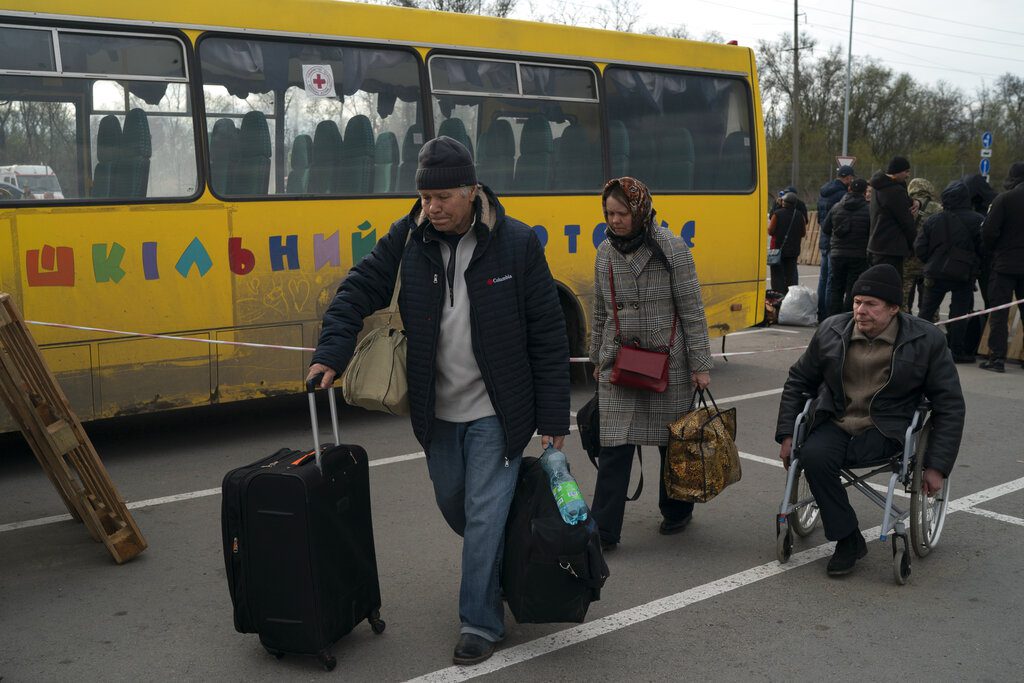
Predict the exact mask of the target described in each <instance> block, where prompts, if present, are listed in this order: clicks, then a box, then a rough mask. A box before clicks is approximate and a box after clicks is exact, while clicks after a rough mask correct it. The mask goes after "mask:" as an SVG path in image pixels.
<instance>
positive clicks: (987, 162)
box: [978, 159, 992, 175]
mask: <svg viewBox="0 0 1024 683" xmlns="http://www.w3.org/2000/svg"><path fill="white" fill-rule="evenodd" d="M978 168H979V169H981V175H988V171H989V169H990V168H992V160H991V159H982V160H981V163H980V164H979V165H978Z"/></svg>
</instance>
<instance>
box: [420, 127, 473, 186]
mask: <svg viewBox="0 0 1024 683" xmlns="http://www.w3.org/2000/svg"><path fill="white" fill-rule="evenodd" d="M466 185H476V167H475V166H474V165H473V155H472V154H470V153H469V150H468V149H466V146H465V145H463V144H462V143H461V142H459V141H458V140H454V139H452V138H450V137H448V136H447V135H441V136H439V137H436V138H434V139H433V140H428V141H427V143H426V144H425V145H423V148H422V149H420V155H419V167H418V168H417V169H416V189H417V190H446V189H448V188H452V187H463V186H466Z"/></svg>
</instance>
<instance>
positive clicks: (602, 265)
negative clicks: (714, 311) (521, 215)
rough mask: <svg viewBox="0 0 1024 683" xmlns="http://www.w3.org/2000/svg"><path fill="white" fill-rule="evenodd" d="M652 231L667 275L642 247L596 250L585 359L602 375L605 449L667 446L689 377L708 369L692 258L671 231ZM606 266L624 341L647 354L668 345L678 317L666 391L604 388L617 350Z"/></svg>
mask: <svg viewBox="0 0 1024 683" xmlns="http://www.w3.org/2000/svg"><path fill="white" fill-rule="evenodd" d="M650 229H651V230H653V235H654V238H655V240H656V241H657V243H658V245H659V246H661V249H662V251H664V252H665V256H666V257H667V258H668V262H669V264H670V265H671V266H672V275H671V277H670V276H669V273H668V271H667V270H666V269H665V265H664V263H663V262H662V261H661V260H660V259H659V258H657V257H656V256H654V255H653V254H652V253H651V250H650V248H649V247H648V246H647V245H646V244H643V245H641V246H640V248H638V249H637V250H636V251H634V252H633V253H631V254H622V253H621V252H619V251H618V250H616V249H615V248H614V247H612V245H611V244H610V243H609V241H608V240H605V241H604V242H602V243H601V246H600V247H598V250H597V260H596V262H595V264H594V310H593V323H592V325H591V336H590V360H591V361H592V362H593V363H594V364H595V366H596V367H597V368H599V369H600V380H599V382H598V396H599V399H598V402H599V406H600V420H601V445H602V446H620V445H623V444H637V445H642V446H667V445H668V424H669V423H670V422H674V421H675V420H677V419H678V418H679V417H680V416H681V415H682V414H683V413H685V412H688V411H689V410H690V407H691V406H690V404H691V401H692V399H693V384H692V382H691V381H690V373H691V372H703V371H707V370H710V369H711V366H712V362H711V344H710V341H709V340H708V325H707V319H706V318H705V317H704V302H703V300H702V299H701V294H700V285H699V284H698V282H697V270H696V268H695V267H694V263H693V256H692V255H691V254H690V250H689V248H688V247H687V246H686V243H685V242H683V240H682V239H680V238H679V237H676V236H674V235H672V234H671V233H670V232H668V230H666V229H664V228H661V227H654V226H652V227H651V228H650ZM609 264H611V267H612V269H613V272H614V274H615V298H616V302H617V304H618V309H619V310H618V314H619V326H620V329H621V334H622V338H623V339H625V340H627V341H628V340H631V339H633V338H638V339H639V340H640V346H642V347H644V348H656V347H662V346H667V345H668V343H669V339H670V338H671V337H672V318H673V315H675V314H676V313H677V312H678V315H679V325H678V327H677V330H676V338H675V342H674V343H673V344H672V348H671V350H670V353H669V386H668V389H666V390H665V392H664V393H661V394H656V393H653V392H649V391H643V390H638V389H629V388H626V387H620V386H615V385H613V384H611V382H609V378H610V377H611V372H612V366H613V365H614V363H615V355H616V353H617V352H618V348H619V347H618V343H617V342H616V341H615V337H616V331H615V319H614V317H613V315H612V297H611V286H610V283H609V279H608V267H609Z"/></svg>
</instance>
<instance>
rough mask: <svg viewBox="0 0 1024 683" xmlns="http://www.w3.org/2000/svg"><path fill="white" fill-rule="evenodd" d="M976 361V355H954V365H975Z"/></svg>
mask: <svg viewBox="0 0 1024 683" xmlns="http://www.w3.org/2000/svg"><path fill="white" fill-rule="evenodd" d="M976 360H977V358H975V357H974V354H972V353H954V354H953V362H954V363H973V362H974V361H976Z"/></svg>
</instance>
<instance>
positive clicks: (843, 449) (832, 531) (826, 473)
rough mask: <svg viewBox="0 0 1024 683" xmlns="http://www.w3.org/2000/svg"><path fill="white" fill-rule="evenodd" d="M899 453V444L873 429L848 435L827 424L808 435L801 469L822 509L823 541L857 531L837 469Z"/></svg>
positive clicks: (900, 447)
mask: <svg viewBox="0 0 1024 683" xmlns="http://www.w3.org/2000/svg"><path fill="white" fill-rule="evenodd" d="M902 450H903V447H902V446H901V445H900V443H899V442H898V441H893V440H892V439H889V438H887V437H885V436H883V435H882V433H881V432H880V431H878V430H877V429H875V428H874V427H872V428H871V429H869V430H867V431H865V432H861V433H860V434H858V435H856V436H850V435H849V434H847V433H846V432H844V431H843V430H842V429H841V428H840V427H839V426H838V425H836V424H835V423H834V422H832V421H829V422H826V423H824V424H822V425H820V426H818V427H817V428H815V430H814V431H813V432H811V433H810V435H808V437H807V439H806V441H804V445H803V447H802V448H801V449H800V467H801V468H802V469H803V472H804V476H805V477H806V478H807V483H808V485H810V487H811V493H813V494H814V500H815V501H816V502H817V503H818V509H819V510H821V523H822V525H823V526H824V527H825V538H827V539H828V540H830V541H838V540H839V539H841V538H845V537H847V536H849V535H850V534H851V533H853V531H854V530H855V529H856V528H857V514H856V513H855V512H854V511H853V508H852V507H851V506H850V497H849V496H848V495H847V493H846V488H845V487H844V486H843V482H842V479H841V478H840V476H839V470H840V469H841V468H851V467H865V466H867V465H868V464H869V463H879V462H884V461H885V460H886V459H888V458H891V457H892V456H893V455H895V454H896V453H899V452H900V451H902Z"/></svg>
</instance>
